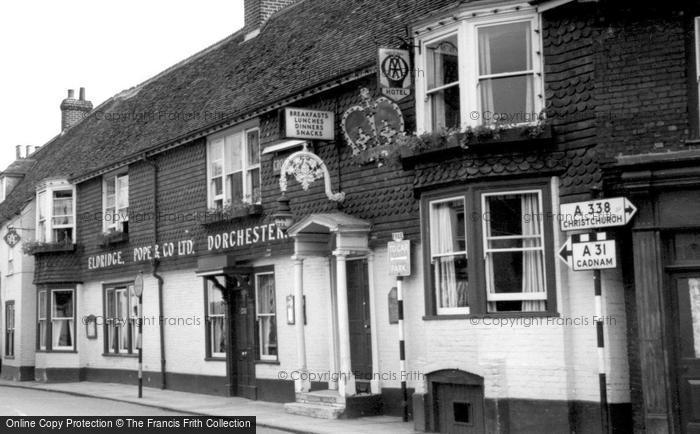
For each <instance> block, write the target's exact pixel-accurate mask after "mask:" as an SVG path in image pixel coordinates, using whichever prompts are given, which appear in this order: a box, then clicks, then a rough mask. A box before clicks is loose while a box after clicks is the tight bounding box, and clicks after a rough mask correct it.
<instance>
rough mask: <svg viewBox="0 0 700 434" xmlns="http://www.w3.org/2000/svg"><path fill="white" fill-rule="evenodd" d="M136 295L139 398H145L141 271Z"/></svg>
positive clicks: (137, 278) (135, 280)
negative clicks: (137, 302) (137, 299)
mask: <svg viewBox="0 0 700 434" xmlns="http://www.w3.org/2000/svg"><path fill="white" fill-rule="evenodd" d="M134 295H136V296H137V297H138V298H139V308H138V312H137V319H136V321H138V327H139V329H138V335H137V336H136V347H137V348H138V349H139V374H138V376H139V398H143V271H139V274H137V275H136V278H135V279H134Z"/></svg>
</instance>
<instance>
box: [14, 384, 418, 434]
mask: <svg viewBox="0 0 700 434" xmlns="http://www.w3.org/2000/svg"><path fill="white" fill-rule="evenodd" d="M0 386H6V387H17V388H24V389H36V390H43V391H48V392H59V393H66V394H70V395H74V396H85V397H92V398H100V399H107V400H111V401H118V402H124V403H131V404H137V405H142V406H146V407H152V408H156V409H159V410H166V411H174V412H181V413H188V414H194V415H201V416H255V417H256V420H257V425H258V426H262V427H268V428H275V429H279V430H283V431H287V432H295V433H311V434H337V433H342V434H344V433H348V434H350V433H353V434H354V433H376V434H381V433H390V434H402V433H414V432H415V431H414V430H413V423H412V422H402V421H401V418H399V417H392V416H373V417H363V418H358V419H332V420H329V419H316V418H311V417H307V416H299V415H294V414H289V413H287V412H286V411H285V410H284V406H283V404H278V403H273V402H265V401H251V400H248V399H245V398H237V397H221V396H213V395H202V394H197V393H188V392H177V391H173V390H161V389H154V388H150V387H144V388H143V398H138V397H137V387H136V386H134V385H128V384H116V383H97V382H90V381H81V382H74V383H39V382H35V381H8V380H0Z"/></svg>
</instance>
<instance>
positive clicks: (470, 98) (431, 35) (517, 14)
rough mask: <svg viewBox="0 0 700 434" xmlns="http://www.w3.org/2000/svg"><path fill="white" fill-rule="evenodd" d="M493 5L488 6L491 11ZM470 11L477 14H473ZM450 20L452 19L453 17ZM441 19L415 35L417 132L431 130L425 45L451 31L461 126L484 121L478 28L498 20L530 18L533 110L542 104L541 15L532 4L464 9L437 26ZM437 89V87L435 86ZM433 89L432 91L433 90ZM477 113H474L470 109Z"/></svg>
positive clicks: (509, 21)
mask: <svg viewBox="0 0 700 434" xmlns="http://www.w3.org/2000/svg"><path fill="white" fill-rule="evenodd" d="M492 10H493V8H492V9H491V11H492ZM472 14H474V15H476V17H472ZM449 20H453V18H452V17H450V18H449ZM440 21H447V19H444V20H438V21H436V22H435V23H434V24H433V26H425V29H429V30H427V31H426V32H424V33H420V35H419V36H417V37H416V39H417V42H418V48H416V52H415V59H416V73H415V82H416V122H417V130H418V132H419V133H423V132H431V131H432V119H433V116H432V113H431V107H430V104H429V102H430V98H429V92H428V87H427V86H428V79H427V73H428V64H427V61H428V55H427V48H426V47H427V46H428V45H430V44H432V43H435V42H438V41H440V40H442V39H445V38H446V37H449V36H451V35H453V34H457V36H458V37H457V39H458V42H459V46H458V52H459V83H460V85H459V86H460V120H461V123H460V128H461V129H465V128H466V127H477V126H479V125H482V124H483V119H482V112H483V110H482V109H481V103H480V98H479V87H478V83H479V75H478V66H479V53H478V33H477V32H478V30H479V28H482V27H488V26H492V25H498V24H508V23H514V22H522V21H530V22H531V27H530V31H531V32H532V47H531V50H532V53H531V56H532V68H533V69H532V73H533V77H534V78H533V94H534V95H533V98H534V110H533V111H534V112H535V113H539V112H540V111H541V110H542V109H543V108H544V107H545V101H544V78H543V68H544V66H543V64H544V61H543V55H542V37H541V34H542V31H541V28H542V25H541V16H540V15H539V14H538V13H537V12H536V11H535V10H534V8H532V7H528V6H527V5H524V7H522V8H521V9H520V10H518V11H515V10H513V11H511V12H502V13H498V14H494V13H493V12H490V13H488V11H483V12H470V13H469V14H467V13H464V14H463V15H462V16H461V17H460V18H459V21H458V22H457V23H455V24H450V25H444V26H440V25H439V23H440ZM436 89H439V88H436ZM436 89H433V90H432V91H433V92H435V90H436ZM474 112H476V113H477V115H476V116H473V115H472V113H474ZM534 123H536V119H535V120H533V121H532V122H522V123H520V124H522V125H527V124H534Z"/></svg>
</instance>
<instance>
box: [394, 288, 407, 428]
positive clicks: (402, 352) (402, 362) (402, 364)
mask: <svg viewBox="0 0 700 434" xmlns="http://www.w3.org/2000/svg"><path fill="white" fill-rule="evenodd" d="M396 299H397V300H396V301H397V304H398V311H399V371H400V372H401V396H402V397H403V399H402V401H401V408H402V410H403V421H404V422H408V391H407V389H406V345H405V343H404V328H403V277H401V276H398V277H397V278H396Z"/></svg>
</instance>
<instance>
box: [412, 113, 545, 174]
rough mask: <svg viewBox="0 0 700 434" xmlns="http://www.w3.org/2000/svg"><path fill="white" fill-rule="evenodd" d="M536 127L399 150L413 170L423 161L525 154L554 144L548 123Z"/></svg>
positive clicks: (524, 126)
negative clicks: (501, 153) (495, 152)
mask: <svg viewBox="0 0 700 434" xmlns="http://www.w3.org/2000/svg"><path fill="white" fill-rule="evenodd" d="M533 128H538V127H537V126H536V125H530V124H527V125H521V126H516V127H514V128H509V129H506V130H503V131H501V132H498V133H496V135H495V136H482V137H479V136H474V137H471V138H470V139H468V140H467V141H466V142H464V143H460V141H459V140H457V139H454V140H452V139H449V140H448V139H445V138H442V139H441V140H440V141H439V142H435V143H424V144H423V146H422V148H421V149H411V148H408V147H404V148H402V149H401V151H400V155H401V163H402V165H403V167H404V169H412V168H413V167H415V166H416V164H418V163H420V162H423V161H441V160H444V159H445V158H446V157H450V156H459V155H463V154H465V153H468V154H474V153H477V152H494V151H498V152H516V151H517V152H522V151H523V150H526V149H529V148H532V147H541V146H543V145H546V144H549V143H551V142H552V127H551V125H548V124H545V125H544V126H542V127H541V129H539V130H536V131H534V132H533Z"/></svg>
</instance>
